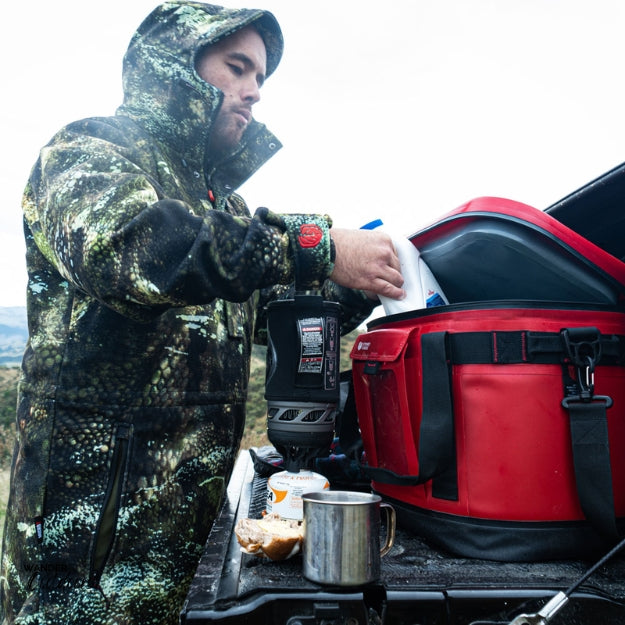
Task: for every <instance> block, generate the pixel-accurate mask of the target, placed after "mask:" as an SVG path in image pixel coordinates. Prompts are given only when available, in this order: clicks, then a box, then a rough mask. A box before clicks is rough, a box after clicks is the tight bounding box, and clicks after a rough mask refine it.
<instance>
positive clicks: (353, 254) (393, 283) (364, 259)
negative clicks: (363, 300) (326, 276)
mask: <svg viewBox="0 0 625 625" xmlns="http://www.w3.org/2000/svg"><path fill="white" fill-rule="evenodd" d="M330 235H331V236H332V240H333V241H334V246H335V248H336V258H335V260H334V270H333V271H332V274H331V275H330V279H331V280H332V281H333V282H336V283H337V284H340V285H342V286H345V287H349V288H352V289H361V290H363V291H366V292H367V295H368V296H369V297H371V299H376V297H377V296H378V295H383V296H385V297H390V298H392V299H403V298H404V297H405V296H406V294H405V292H404V290H403V289H402V288H401V286H402V284H403V283H404V279H403V278H402V275H401V273H400V271H399V268H400V265H399V258H398V257H397V253H396V252H395V248H394V247H393V241H392V240H391V237H390V236H389V235H388V234H386V233H385V232H376V231H375V230H349V229H344V228H332V229H331V230H330Z"/></svg>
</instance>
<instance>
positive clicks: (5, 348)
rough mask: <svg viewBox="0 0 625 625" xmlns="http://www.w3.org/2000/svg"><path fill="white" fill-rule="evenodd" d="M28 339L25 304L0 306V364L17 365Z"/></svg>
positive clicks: (4, 365)
mask: <svg viewBox="0 0 625 625" xmlns="http://www.w3.org/2000/svg"><path fill="white" fill-rule="evenodd" d="M27 340H28V325H27V321H26V307H25V306H0V366H1V367H18V366H19V365H20V363H21V361H22V354H23V353H24V347H25V346H26V341H27Z"/></svg>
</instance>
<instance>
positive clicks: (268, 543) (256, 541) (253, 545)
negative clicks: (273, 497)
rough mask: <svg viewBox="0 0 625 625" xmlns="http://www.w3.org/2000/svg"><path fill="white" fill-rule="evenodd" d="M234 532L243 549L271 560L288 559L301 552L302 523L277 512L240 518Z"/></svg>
mask: <svg viewBox="0 0 625 625" xmlns="http://www.w3.org/2000/svg"><path fill="white" fill-rule="evenodd" d="M234 533H235V534H236V536H237V540H238V541H239V544H240V545H241V551H244V552H245V553H251V554H254V555H256V556H267V557H268V558H270V559H271V560H286V559H287V558H290V557H291V556H294V555H295V554H296V553H299V551H300V549H301V545H302V526H301V523H299V522H298V521H290V520H287V519H281V518H280V515H278V514H275V513H274V514H268V515H267V516H265V517H264V518H262V519H240V520H239V521H238V522H237V524H236V527H235V528H234Z"/></svg>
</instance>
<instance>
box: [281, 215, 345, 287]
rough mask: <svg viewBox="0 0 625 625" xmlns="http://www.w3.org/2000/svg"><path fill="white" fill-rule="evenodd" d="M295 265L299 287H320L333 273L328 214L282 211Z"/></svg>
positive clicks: (330, 225) (296, 283)
mask: <svg viewBox="0 0 625 625" xmlns="http://www.w3.org/2000/svg"><path fill="white" fill-rule="evenodd" d="M282 217H283V219H284V222H285V224H286V230H287V233H288V235H289V244H290V247H291V253H292V254H293V260H294V266H295V288H296V290H298V291H303V290H308V289H320V288H321V287H322V285H323V283H324V282H325V280H326V279H327V278H328V276H329V275H330V274H331V273H332V270H333V269H334V263H333V262H332V260H331V247H332V243H331V239H330V228H331V227H332V220H331V219H330V217H328V216H327V215H300V214H283V215H282Z"/></svg>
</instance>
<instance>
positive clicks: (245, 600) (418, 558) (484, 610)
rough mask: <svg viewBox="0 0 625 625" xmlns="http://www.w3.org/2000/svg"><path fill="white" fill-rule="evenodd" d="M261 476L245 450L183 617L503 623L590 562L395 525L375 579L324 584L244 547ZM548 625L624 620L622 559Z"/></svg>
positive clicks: (301, 624)
mask: <svg viewBox="0 0 625 625" xmlns="http://www.w3.org/2000/svg"><path fill="white" fill-rule="evenodd" d="M265 493H266V478H261V477H259V476H258V475H256V474H255V473H254V468H253V464H252V461H251V457H250V455H249V453H248V452H247V451H242V452H241V453H240V455H239V457H238V460H237V463H236V465H235V469H234V472H233V474H232V477H231V479H230V483H229V485H228V489H227V495H226V497H225V500H224V503H223V506H222V508H221V511H220V514H219V516H218V518H217V520H216V521H215V524H214V526H213V528H212V530H211V533H210V535H209V538H208V540H207V543H206V546H205V550H204V554H203V556H202V558H201V560H200V563H199V565H198V569H197V572H196V575H195V578H194V580H193V582H192V585H191V588H190V590H189V593H188V596H187V599H186V601H185V604H184V607H183V610H182V613H181V622H182V623H194V624H200V623H224V624H226V623H227V624H235V623H272V624H276V625H281V624H285V625H286V624H288V625H313V624H315V625H316V624H326V625H329V624H334V623H336V624H345V625H356V624H357V623H361V624H375V625H378V624H382V623H384V624H387V623H389V624H390V623H398V624H407V625H452V624H453V625H465V624H466V625H470V624H472V623H474V624H475V625H478V624H480V625H487V624H488V625H503V624H507V623H509V621H510V620H511V619H512V618H513V617H514V616H516V615H518V614H520V613H527V614H530V613H533V612H537V611H538V610H540V608H542V606H543V605H544V604H545V603H546V602H547V601H548V600H549V599H550V598H551V597H552V596H553V595H554V594H555V593H556V592H558V591H561V590H566V589H567V588H568V587H569V586H570V585H571V584H573V583H574V582H575V581H577V579H579V578H580V577H581V576H582V575H583V574H584V573H585V572H586V570H587V569H588V568H589V567H590V565H591V564H592V563H591V562H577V561H570V562H569V561H567V562H540V563H499V562H492V561H487V560H477V559H466V558H458V557H455V556H451V555H449V554H447V553H443V552H441V551H438V550H436V549H433V548H432V547H430V546H429V545H427V544H426V543H425V542H423V541H422V540H420V539H419V537H418V536H416V535H413V534H410V533H408V532H406V531H405V530H403V529H401V528H398V530H397V536H396V542H395V545H394V546H393V548H392V550H391V551H390V553H389V554H388V555H387V556H385V557H384V558H383V559H382V576H381V579H380V580H379V582H378V583H376V584H372V585H368V586H366V587H361V588H349V589H345V588H330V587H324V586H320V585H318V584H315V583H312V582H309V581H308V580H306V579H305V578H304V577H303V576H302V559H301V555H297V556H295V557H293V558H291V559H290V560H286V561H283V562H271V561H269V560H267V559H262V558H258V557H255V556H252V555H249V554H244V553H242V552H241V550H240V548H239V544H238V542H237V540H236V536H235V534H234V526H235V524H236V522H237V519H239V518H244V517H251V518H254V517H256V518H258V517H260V516H261V513H262V511H263V509H264V505H265ZM550 623H551V624H552V625H573V624H576V625H582V624H586V623H588V624H590V623H601V624H602V625H612V624H614V625H617V624H618V625H622V624H623V623H625V560H623V559H622V558H616V559H613V560H612V561H611V562H608V563H607V564H606V565H605V566H604V567H602V568H601V569H600V570H599V571H598V572H596V573H595V574H594V575H593V576H592V577H590V578H589V579H588V580H587V581H586V583H585V584H584V585H582V586H581V587H580V588H579V590H578V591H577V592H576V593H575V594H573V596H572V598H571V600H570V601H569V603H568V604H567V605H566V606H565V607H564V608H563V609H562V610H561V611H560V612H558V614H557V615H556V616H554V618H553V619H552V620H551V621H550Z"/></svg>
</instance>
